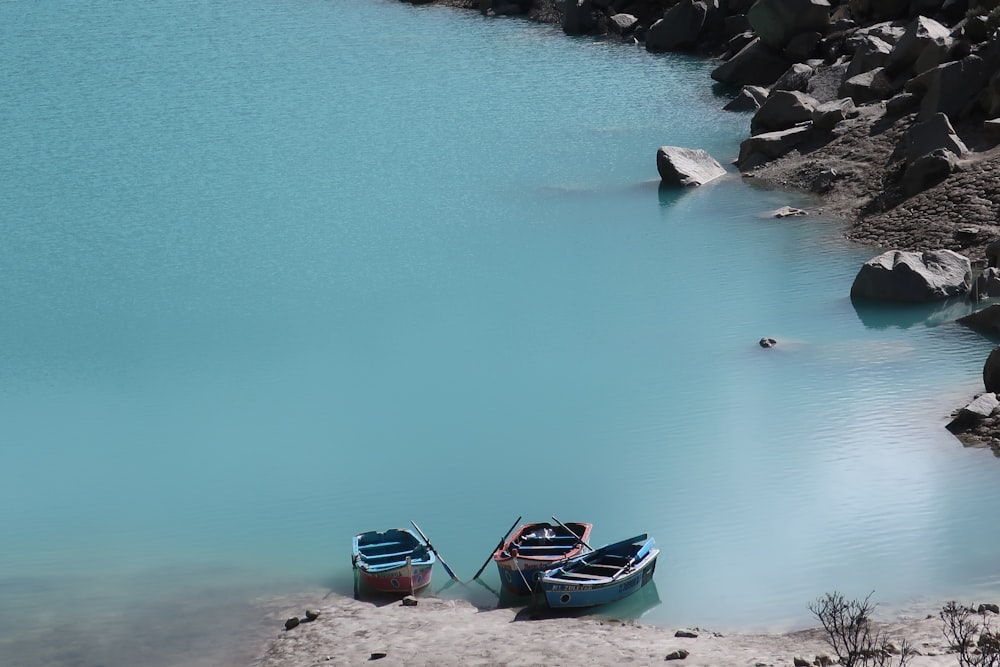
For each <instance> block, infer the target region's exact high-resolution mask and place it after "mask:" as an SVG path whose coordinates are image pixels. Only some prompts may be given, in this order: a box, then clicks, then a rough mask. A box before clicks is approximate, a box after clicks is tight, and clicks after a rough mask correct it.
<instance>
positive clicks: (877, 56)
mask: <svg viewBox="0 0 1000 667" xmlns="http://www.w3.org/2000/svg"><path fill="white" fill-rule="evenodd" d="M890 53H892V45H891V44H889V43H888V42H887V41H885V40H884V39H882V38H881V37H877V36H876V35H865V36H864V38H863V39H861V40H860V42H859V43H858V45H857V47H855V49H854V56H853V57H852V58H851V64H850V65H849V66H848V68H847V78H848V79H849V78H851V77H852V76H857V75H858V74H861V73H863V72H868V71H871V70H873V69H875V68H876V67H882V66H883V65H885V61H886V59H887V58H888V57H889V54H890Z"/></svg>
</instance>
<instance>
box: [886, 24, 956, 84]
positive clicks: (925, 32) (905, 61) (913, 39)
mask: <svg viewBox="0 0 1000 667" xmlns="http://www.w3.org/2000/svg"><path fill="white" fill-rule="evenodd" d="M951 42H952V37H951V31H950V30H949V29H948V28H946V27H945V26H943V25H941V24H940V23H938V22H937V21H935V20H934V19H931V18H927V17H926V16H918V17H917V18H915V19H913V21H912V22H911V23H910V25H909V26H907V28H906V32H904V33H903V36H902V37H901V38H900V39H899V42H897V43H896V46H895V47H894V48H893V49H892V53H890V54H889V57H888V58H886V61H885V67H886V69H887V70H889V71H890V72H892V73H893V74H896V73H899V72H902V71H903V70H905V69H907V68H909V67H911V66H913V64H914V63H916V62H917V58H919V57H920V54H921V53H923V51H924V49H926V48H928V47H932V48H935V49H937V48H940V47H948V46H950V45H951Z"/></svg>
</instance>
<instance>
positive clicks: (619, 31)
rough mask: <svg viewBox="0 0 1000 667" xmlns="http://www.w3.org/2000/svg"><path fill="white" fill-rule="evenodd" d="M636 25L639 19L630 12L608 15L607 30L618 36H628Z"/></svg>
mask: <svg viewBox="0 0 1000 667" xmlns="http://www.w3.org/2000/svg"><path fill="white" fill-rule="evenodd" d="M638 25H639V19H637V18H636V17H634V16H632V15H631V14H614V15H612V16H609V17H608V32H611V33H613V34H615V35H618V36H619V37H628V36H629V35H631V34H632V33H633V32H635V29H636V27H638Z"/></svg>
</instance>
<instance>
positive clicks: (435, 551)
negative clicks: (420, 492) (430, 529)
mask: <svg viewBox="0 0 1000 667" xmlns="http://www.w3.org/2000/svg"><path fill="white" fill-rule="evenodd" d="M410 523H412V524H413V527H414V528H416V529H417V532H418V533H419V534H420V537H422V538H423V540H424V542H426V543H427V548H428V549H430V550H431V551H433V552H434V553H436V554H437V557H438V560H439V561H441V566H442V567H443V568H444V571H445V572H447V573H448V576H449V577H451V578H452V579H454V580H455V581H456V582H457V583H462V580H461V579H459V578H458V576H457V575H456V574H455V572H454V571H452V569H451V567H449V566H448V563H446V562H445V561H444V558H442V557H441V552H440V551H438V550H437V549H436V548H435V547H434V545H433V544H431V541H430V540H429V539H427V535H425V534H424V531H422V530H420V526H418V525H417V522H416V521H414V520H413V519H410Z"/></svg>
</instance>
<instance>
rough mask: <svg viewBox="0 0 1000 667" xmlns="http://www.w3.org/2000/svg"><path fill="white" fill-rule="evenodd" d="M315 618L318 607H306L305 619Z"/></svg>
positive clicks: (311, 619)
mask: <svg viewBox="0 0 1000 667" xmlns="http://www.w3.org/2000/svg"><path fill="white" fill-rule="evenodd" d="M317 618H319V610H318V609H306V620H307V621H315V620H316V619H317Z"/></svg>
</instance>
